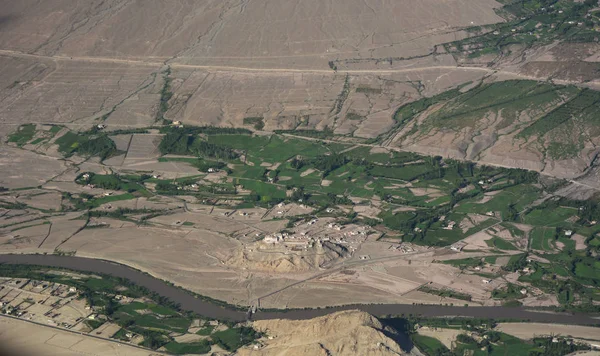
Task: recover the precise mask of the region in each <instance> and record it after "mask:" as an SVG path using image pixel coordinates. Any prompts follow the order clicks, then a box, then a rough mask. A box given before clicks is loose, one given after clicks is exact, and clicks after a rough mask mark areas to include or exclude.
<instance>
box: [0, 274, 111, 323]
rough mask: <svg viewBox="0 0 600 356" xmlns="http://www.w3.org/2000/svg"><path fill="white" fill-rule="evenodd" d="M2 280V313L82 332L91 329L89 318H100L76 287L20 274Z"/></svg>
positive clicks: (0, 306)
mask: <svg viewBox="0 0 600 356" xmlns="http://www.w3.org/2000/svg"><path fill="white" fill-rule="evenodd" d="M0 281H1V284H0V308H1V311H2V314H5V315H11V316H14V317H18V318H21V319H25V320H29V321H32V322H35V323H39V324H45V325H49V326H55V327H61V328H65V329H71V330H74V331H80V332H89V331H91V330H92V328H91V326H90V324H89V323H88V321H94V320H97V319H98V318H99V315H98V313H97V312H95V310H94V309H93V308H91V307H90V306H89V305H88V304H87V302H86V300H85V298H83V297H82V296H81V294H80V292H79V291H78V290H77V288H76V287H72V286H68V285H64V284H58V283H52V282H46V281H36V280H30V279H19V278H14V279H13V278H2V279H1V280H0Z"/></svg>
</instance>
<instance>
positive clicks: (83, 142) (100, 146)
mask: <svg viewBox="0 0 600 356" xmlns="http://www.w3.org/2000/svg"><path fill="white" fill-rule="evenodd" d="M55 142H56V144H58V150H59V151H60V152H61V153H63V154H64V155H65V156H67V157H69V156H71V155H73V154H75V153H77V154H79V155H81V156H89V157H92V156H98V157H100V159H102V160H105V159H107V158H109V157H111V156H113V155H114V154H116V153H117V146H116V144H115V143H114V142H113V140H111V139H110V138H109V137H108V136H106V135H104V134H101V135H83V134H77V133H74V132H72V131H69V132H67V133H66V134H64V135H62V136H61V137H59V138H58V139H57V140H56V141H55Z"/></svg>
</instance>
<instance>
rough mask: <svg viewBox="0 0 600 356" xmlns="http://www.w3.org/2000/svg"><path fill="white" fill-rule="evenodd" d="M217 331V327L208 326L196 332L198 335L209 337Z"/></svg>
mask: <svg viewBox="0 0 600 356" xmlns="http://www.w3.org/2000/svg"><path fill="white" fill-rule="evenodd" d="M214 330H215V327H214V326H212V325H208V326H205V327H203V328H202V329H200V330H198V331H196V334H198V335H203V336H207V335H210V334H212V332H213V331H214Z"/></svg>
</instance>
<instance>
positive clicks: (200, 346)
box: [164, 340, 210, 355]
mask: <svg viewBox="0 0 600 356" xmlns="http://www.w3.org/2000/svg"><path fill="white" fill-rule="evenodd" d="M164 347H165V349H167V351H168V352H170V353H172V354H175V355H185V354H196V355H202V354H207V353H209V352H210V342H209V341H208V340H201V341H197V342H191V343H179V342H176V341H171V342H169V343H168V344H166V345H165V346H164Z"/></svg>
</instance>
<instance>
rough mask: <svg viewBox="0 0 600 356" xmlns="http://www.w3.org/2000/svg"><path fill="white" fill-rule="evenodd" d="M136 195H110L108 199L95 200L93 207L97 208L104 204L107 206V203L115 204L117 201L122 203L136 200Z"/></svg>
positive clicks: (92, 203)
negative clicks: (122, 201)
mask: <svg viewBox="0 0 600 356" xmlns="http://www.w3.org/2000/svg"><path fill="white" fill-rule="evenodd" d="M135 198H136V197H135V195H133V194H131V193H124V194H115V195H109V196H107V197H102V198H98V199H94V200H92V201H91V204H90V205H91V207H94V208H97V207H99V206H100V205H102V204H106V203H113V202H116V201H121V200H131V199H135Z"/></svg>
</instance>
